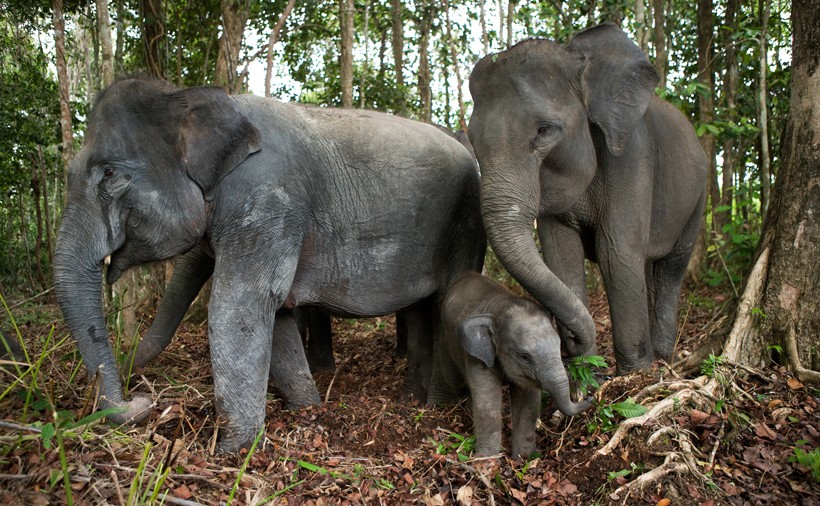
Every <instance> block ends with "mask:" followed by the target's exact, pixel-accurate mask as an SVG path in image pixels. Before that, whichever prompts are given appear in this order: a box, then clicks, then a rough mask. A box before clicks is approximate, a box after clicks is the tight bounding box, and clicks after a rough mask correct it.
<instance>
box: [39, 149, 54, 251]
mask: <svg viewBox="0 0 820 506" xmlns="http://www.w3.org/2000/svg"><path fill="white" fill-rule="evenodd" d="M37 159H38V161H39V163H38V165H39V166H40V181H41V184H40V187H41V188H42V190H43V211H44V214H45V232H46V248H47V249H48V265H54V233H53V230H52V227H51V223H52V221H51V212H49V209H50V208H51V206H50V205H49V200H48V172H47V170H46V160H45V158H44V157H43V147H42V146H37Z"/></svg>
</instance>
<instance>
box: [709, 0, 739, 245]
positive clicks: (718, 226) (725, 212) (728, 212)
mask: <svg viewBox="0 0 820 506" xmlns="http://www.w3.org/2000/svg"><path fill="white" fill-rule="evenodd" d="M737 5H738V0H728V1H727V3H726V22H725V26H726V30H724V32H725V33H726V40H725V42H724V45H725V47H726V52H725V61H726V71H725V73H724V77H723V96H724V99H725V109H726V112H725V118H724V119H725V120H727V121H729V122H733V121H736V120H737V111H736V109H737V103H736V98H735V97H736V96H737V50H736V49H735V41H734V38H733V36H734V34H735V32H736V31H737V17H736V13H737ZM734 150H735V140H734V138H733V137H732V136H730V135H726V136H724V141H723V166H722V168H721V173H722V180H721V192H720V201H719V203H718V204H719V205H718V206H717V209H716V210H715V211H713V213H714V214H713V215H712V220H714V228H715V230H716V231H718V232H719V233H723V226H724V225H726V224H727V223H730V222H731V221H732V201H733V199H734V191H733V190H734V188H733V186H734V173H735V156H734Z"/></svg>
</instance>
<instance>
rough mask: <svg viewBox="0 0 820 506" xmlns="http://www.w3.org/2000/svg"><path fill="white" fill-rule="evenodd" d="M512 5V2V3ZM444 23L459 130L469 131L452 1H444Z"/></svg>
mask: <svg viewBox="0 0 820 506" xmlns="http://www.w3.org/2000/svg"><path fill="white" fill-rule="evenodd" d="M510 3H511V4H512V2H510ZM444 21H445V23H446V25H447V41H448V42H449V45H450V59H451V60H452V62H453V71H454V72H455V75H456V87H457V88H456V97H457V98H458V128H459V129H461V130H467V107H466V106H465V105H464V93H463V92H462V91H461V88H462V81H461V71H460V70H459V68H458V67H459V65H458V50H457V49H456V42H455V40H453V23H452V21H450V0H444Z"/></svg>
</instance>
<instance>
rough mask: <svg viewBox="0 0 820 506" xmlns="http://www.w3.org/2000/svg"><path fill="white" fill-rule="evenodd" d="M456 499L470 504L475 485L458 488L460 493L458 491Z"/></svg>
mask: <svg viewBox="0 0 820 506" xmlns="http://www.w3.org/2000/svg"><path fill="white" fill-rule="evenodd" d="M456 501H458V503H459V504H461V505H462V506H463V505H469V504H472V502H473V487H471V486H470V485H464V486H463V487H461V488H459V489H458V493H456Z"/></svg>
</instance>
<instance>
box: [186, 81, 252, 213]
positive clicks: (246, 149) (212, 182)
mask: <svg viewBox="0 0 820 506" xmlns="http://www.w3.org/2000/svg"><path fill="white" fill-rule="evenodd" d="M176 93H177V94H179V97H177V99H178V100H179V101H180V102H181V103H183V104H185V108H186V112H185V114H184V116H183V118H182V120H181V123H180V126H179V139H178V143H179V144H178V151H179V154H180V156H181V158H182V163H183V165H184V166H185V170H186V171H187V172H188V176H189V177H190V178H191V179H193V180H194V181H195V182H196V184H197V185H199V187H200V188H201V189H202V193H203V195H205V199H206V200H210V199H211V198H212V197H213V191H214V189H215V188H216V186H217V184H218V183H219V181H220V180H221V179H222V178H223V177H225V175H226V174H228V173H229V172H230V171H232V170H233V169H235V168H236V167H237V166H238V165H239V164H240V163H242V162H243V161H244V160H245V158H247V157H248V156H249V155H251V154H252V153H255V152H257V151H259V149H260V143H261V140H260V135H259V130H257V129H256V127H255V126H253V125H252V124H251V122H250V121H248V119H247V118H246V117H245V116H243V115H242V114H241V113H240V112H239V110H238V109H237V107H236V104H235V103H234V101H233V100H231V98H230V97H229V96H228V95H227V93H225V92H224V91H223V90H222V89H220V88H188V89H185V90H180V91H178V92H176Z"/></svg>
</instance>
